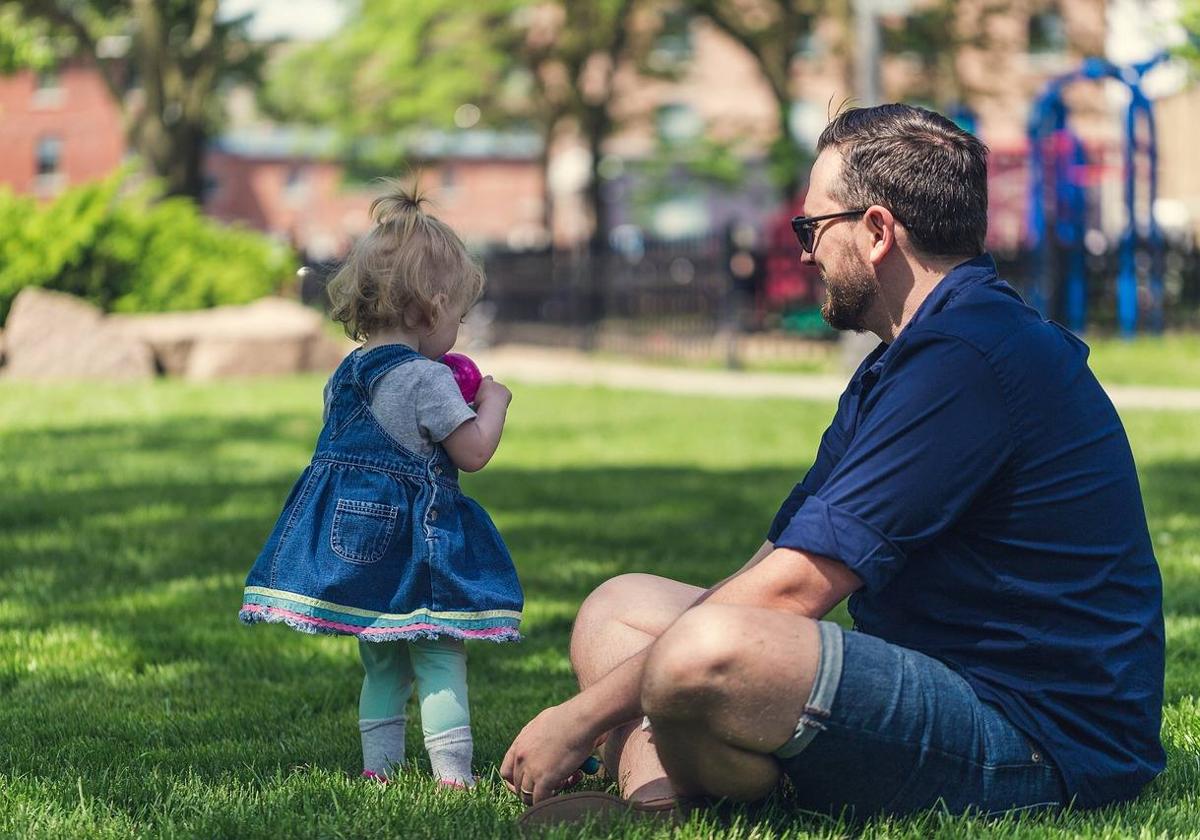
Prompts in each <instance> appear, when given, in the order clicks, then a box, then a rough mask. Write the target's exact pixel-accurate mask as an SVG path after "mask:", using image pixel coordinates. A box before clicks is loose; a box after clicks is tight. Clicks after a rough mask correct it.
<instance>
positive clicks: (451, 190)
mask: <svg viewBox="0 0 1200 840" xmlns="http://www.w3.org/2000/svg"><path fill="white" fill-rule="evenodd" d="M441 185H442V197H443V198H446V199H453V198H454V197H455V195H456V194H457V193H458V170H457V169H456V168H455V167H454V165H453V164H450V163H447V164H446V165H445V166H443V167H442V171H441Z"/></svg>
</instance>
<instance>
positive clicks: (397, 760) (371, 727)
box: [358, 715, 406, 779]
mask: <svg viewBox="0 0 1200 840" xmlns="http://www.w3.org/2000/svg"><path fill="white" fill-rule="evenodd" d="M405 723H406V718H405V716H404V715H399V716H397V717H391V718H383V719H382V720H360V721H359V722H358V731H359V733H361V735H362V753H363V771H364V772H367V773H373V774H375V776H377V777H380V778H384V779H386V778H388V777H389V776H391V775H392V770H393V768H398V767H403V766H404V724H405Z"/></svg>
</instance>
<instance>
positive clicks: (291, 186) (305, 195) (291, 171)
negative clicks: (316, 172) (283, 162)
mask: <svg viewBox="0 0 1200 840" xmlns="http://www.w3.org/2000/svg"><path fill="white" fill-rule="evenodd" d="M311 174H312V173H310V172H309V169H308V167H307V166H303V165H301V164H292V165H290V166H289V167H288V168H287V174H286V175H284V185H283V196H284V199H285V200H286V201H287V202H288V203H289V204H291V205H293V206H304V205H305V204H307V203H308V200H309V194H310V192H311V189H310V188H311V185H312V178H311Z"/></svg>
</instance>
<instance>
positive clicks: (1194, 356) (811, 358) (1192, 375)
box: [601, 333, 1200, 388]
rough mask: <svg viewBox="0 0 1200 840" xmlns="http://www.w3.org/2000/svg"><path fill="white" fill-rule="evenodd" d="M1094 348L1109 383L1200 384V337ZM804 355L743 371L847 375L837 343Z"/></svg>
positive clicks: (707, 365) (1103, 339)
mask: <svg viewBox="0 0 1200 840" xmlns="http://www.w3.org/2000/svg"><path fill="white" fill-rule="evenodd" d="M1084 340H1085V341H1086V342H1087V343H1088V346H1089V347H1090V348H1091V351H1092V352H1091V355H1090V356H1089V357H1088V364H1089V365H1090V366H1091V368H1092V370H1093V371H1094V372H1095V374H1096V377H1097V378H1098V379H1099V380H1100V381H1101V382H1102V383H1104V384H1105V385H1153V386H1159V387H1168V388H1200V335H1195V334H1190V333H1173V334H1168V335H1162V336H1138V337H1137V338H1134V339H1132V340H1127V339H1122V338H1114V337H1110V336H1097V335H1086V336H1084ZM805 348H806V349H805V355H804V357H802V358H794V359H791V358H781V359H746V360H743V362H742V369H743V370H748V371H754V372H756V373H802V374H814V375H834V376H838V375H842V376H844V375H846V374H847V371H845V370H843V369H842V367H841V355H840V353H839V350H838V345H837V343H836V342H811V343H809V344H807V345H805ZM601 358H607V359H610V360H624V361H628V360H631V359H632V360H638V361H644V362H649V363H652V364H656V365H663V366H667V367H685V368H687V367H690V368H701V369H710V370H719V369H723V368H725V367H726V365H725V361H724V360H723V359H709V360H706V361H697V360H687V359H681V358H670V357H654V356H645V357H636V356H620V355H618V354H602V355H601Z"/></svg>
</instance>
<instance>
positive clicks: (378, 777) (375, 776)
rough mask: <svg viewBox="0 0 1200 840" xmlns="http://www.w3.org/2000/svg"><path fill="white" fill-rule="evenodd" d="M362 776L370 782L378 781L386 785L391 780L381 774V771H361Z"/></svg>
mask: <svg viewBox="0 0 1200 840" xmlns="http://www.w3.org/2000/svg"><path fill="white" fill-rule="evenodd" d="M362 777H363V778H364V779H370V780H371V781H372V782H378V783H379V784H381V785H386V784H388V783H390V782H391V779H389V778H388V777H387V776H385V775H383V774H382V773H376V772H375V771H374V770H364V771H362Z"/></svg>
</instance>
